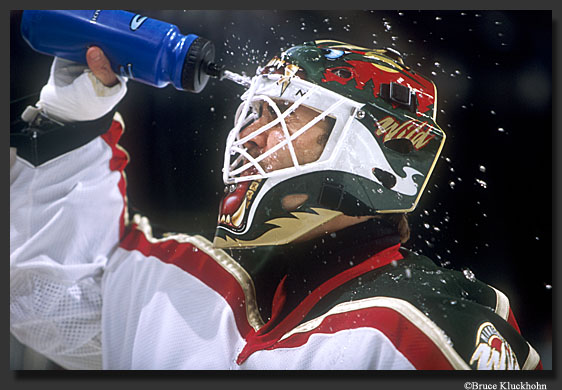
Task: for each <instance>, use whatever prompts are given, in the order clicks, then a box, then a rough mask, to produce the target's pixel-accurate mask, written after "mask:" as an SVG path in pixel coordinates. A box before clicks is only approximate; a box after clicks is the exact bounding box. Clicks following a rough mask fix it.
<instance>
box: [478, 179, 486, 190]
mask: <svg viewBox="0 0 562 390" xmlns="http://www.w3.org/2000/svg"><path fill="white" fill-rule="evenodd" d="M476 183H478V184H479V185H480V187H482V188H488V184H487V183H486V182H485V181H484V180H480V179H476Z"/></svg>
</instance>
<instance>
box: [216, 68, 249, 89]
mask: <svg viewBox="0 0 562 390" xmlns="http://www.w3.org/2000/svg"><path fill="white" fill-rule="evenodd" d="M224 79H226V80H230V81H233V82H235V83H236V84H240V85H242V86H243V87H246V88H248V87H249V86H250V84H251V80H252V79H251V78H250V77H248V76H243V75H239V74H238V73H234V72H231V71H229V70H225V71H224V76H223V80H224Z"/></svg>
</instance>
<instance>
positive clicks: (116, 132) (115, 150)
mask: <svg viewBox="0 0 562 390" xmlns="http://www.w3.org/2000/svg"><path fill="white" fill-rule="evenodd" d="M122 135H123V126H121V123H119V122H117V121H115V120H114V121H113V122H112V123H111V127H110V128H109V130H108V131H107V132H106V133H105V134H103V135H102V136H101V138H102V139H103V140H104V141H105V143H106V144H107V145H109V147H110V148H111V153H112V156H111V159H110V160H109V169H110V170H112V171H119V172H121V179H119V183H118V184H117V186H118V187H119V192H120V193H121V196H122V197H123V209H122V210H121V216H120V218H119V221H120V222H119V237H123V235H124V234H125V210H126V207H127V197H126V193H127V182H126V180H125V174H124V173H123V171H124V170H125V167H126V166H127V164H128V163H129V157H128V156H127V153H126V152H125V151H124V150H123V149H120V148H119V147H118V146H117V142H119V139H120V138H121V136H122Z"/></svg>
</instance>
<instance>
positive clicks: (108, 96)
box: [37, 47, 127, 122]
mask: <svg viewBox="0 0 562 390" xmlns="http://www.w3.org/2000/svg"><path fill="white" fill-rule="evenodd" d="M86 60H87V62H88V67H86V66H85V65H82V64H78V63H76V62H72V61H68V60H65V59H62V58H57V57H55V59H54V61H53V64H52V66H51V74H50V77H49V81H48V82H47V84H46V85H45V86H44V87H43V89H42V90H41V95H40V98H39V102H38V103H37V107H38V108H40V109H41V110H42V111H43V112H44V113H45V114H46V115H47V116H48V117H50V118H52V119H55V120H59V121H62V122H74V121H88V120H94V119H98V118H100V117H102V116H104V115H105V114H107V113H109V112H110V111H111V110H112V109H113V107H115V105H117V103H119V101H121V99H122V98H123V97H124V96H125V94H126V93H127V84H126V83H127V79H126V78H124V77H121V76H117V75H116V74H115V73H114V72H113V71H112V70H111V67H110V64H109V60H108V59H107V58H106V57H105V55H104V54H103V51H102V50H101V49H100V48H98V47H91V48H89V49H88V51H87V53H86Z"/></svg>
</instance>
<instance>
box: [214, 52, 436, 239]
mask: <svg viewBox="0 0 562 390" xmlns="http://www.w3.org/2000/svg"><path fill="white" fill-rule="evenodd" d="M436 104H437V103H436V89H435V85H434V84H433V83H432V82H431V81H430V80H428V79H426V78H425V77H423V76H421V75H419V74H417V73H416V72H414V71H413V70H412V69H411V68H409V67H408V66H406V65H405V64H404V62H403V60H402V58H401V57H400V55H399V54H398V53H397V52H395V51H394V50H391V49H366V48H361V47H357V46H353V45H348V44H345V43H342V42H336V41H316V42H310V43H305V44H303V45H301V46H295V47H293V48H291V49H289V50H287V51H286V52H284V53H283V54H282V56H281V58H274V59H272V60H271V61H270V62H269V63H268V64H267V65H266V66H265V67H264V68H262V69H261V71H260V72H259V73H258V75H256V76H255V77H254V78H253V79H252V82H251V85H250V87H249V88H248V90H247V91H246V93H245V94H244V95H242V103H241V104H240V106H239V108H238V110H237V113H236V118H235V126H234V128H233V129H232V130H231V131H230V133H229V135H228V138H227V142H226V150H225V160H224V167H223V181H224V183H225V185H226V187H225V195H224V198H223V200H222V202H221V205H220V209H219V220H218V226H217V230H216V233H215V238H214V245H215V246H216V247H219V248H229V247H255V246H263V245H282V244H286V243H289V242H292V241H294V240H296V239H298V238H299V237H301V236H303V235H304V234H306V233H307V232H309V231H311V230H312V229H314V228H316V227H318V226H320V225H322V224H324V223H326V222H328V221H330V220H332V219H333V218H336V217H337V216H339V215H342V214H345V215H348V216H367V215H377V214H382V213H405V212H410V211H412V210H413V209H414V208H415V207H416V204H417V203H418V201H419V199H420V196H421V194H422V192H423V190H424V187H425V186H426V184H427V182H428V180H429V176H430V175H431V172H432V170H433V167H434V165H435V163H436V161H437V158H438V157H439V154H440V152H441V149H442V147H443V144H444V142H445V134H444V132H443V131H442V130H441V129H440V128H439V126H438V125H437V123H436V122H435V115H436Z"/></svg>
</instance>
